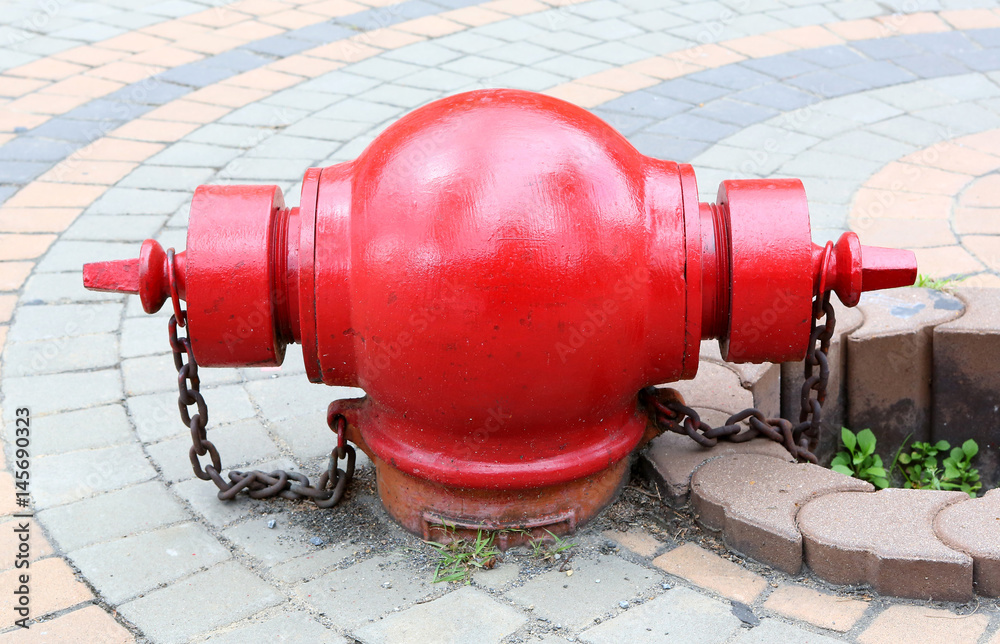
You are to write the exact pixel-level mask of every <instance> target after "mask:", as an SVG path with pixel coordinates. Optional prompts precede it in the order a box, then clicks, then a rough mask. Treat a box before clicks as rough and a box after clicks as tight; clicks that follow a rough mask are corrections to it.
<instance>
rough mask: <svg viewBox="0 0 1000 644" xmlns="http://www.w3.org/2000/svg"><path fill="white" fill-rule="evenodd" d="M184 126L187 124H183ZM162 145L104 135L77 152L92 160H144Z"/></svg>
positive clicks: (160, 148)
mask: <svg viewBox="0 0 1000 644" xmlns="http://www.w3.org/2000/svg"><path fill="white" fill-rule="evenodd" d="M157 123H159V121H157ZM185 127H187V126H186V125H185ZM164 147H165V146H163V145H160V144H158V143H145V142H141V141H129V140H127V139H119V138H115V137H110V136H106V137H102V138H100V139H97V140H96V141H94V142H93V143H91V144H90V145H88V146H87V147H85V148H81V149H80V150H79V151H78V154H79V155H80V156H81V157H82V158H85V159H91V160H93V161H145V160H146V159H148V158H149V157H151V156H153V155H154V154H156V153H157V152H159V151H160V150H162V149H163V148H164Z"/></svg>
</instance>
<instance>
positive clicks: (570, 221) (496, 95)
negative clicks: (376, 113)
mask: <svg viewBox="0 0 1000 644" xmlns="http://www.w3.org/2000/svg"><path fill="white" fill-rule="evenodd" d="M171 272H172V273H173V289H174V291H175V292H176V293H177V295H178V296H179V298H181V299H184V300H186V302H187V307H188V311H187V323H188V328H189V336H190V338H191V343H192V349H193V353H194V355H195V357H196V359H197V362H198V363H200V364H201V365H203V366H214V367H236V366H249V365H256V366H265V365H278V364H280V363H281V361H282V359H283V357H284V348H285V346H286V344H287V343H289V342H298V343H301V344H302V347H303V353H304V357H305V363H306V370H307V373H308V376H309V379H310V380H311V381H313V382H323V383H326V384H328V385H346V386H352V387H360V388H362V389H364V391H365V392H366V393H367V397H366V398H364V399H362V401H361V402H360V403H359V402H352V401H340V402H335V403H333V406H332V407H333V410H334V411H336V413H339V414H343V415H344V416H345V417H346V419H347V422H348V433H349V436H350V438H351V440H352V441H354V442H356V443H357V444H358V445H359V446H360V447H361V448H362V449H363V450H364V451H365V452H366V453H367V454H368V455H369V456H370V457H371V459H372V460H373V461H374V463H375V467H376V471H377V480H378V486H379V492H380V495H381V498H382V501H383V503H384V504H385V506H386V508H387V509H388V510H389V512H390V513H391V514H392V515H393V516H394V517H395V518H396V519H397V520H399V521H400V522H401V523H402V524H403V525H404V526H405V527H406V528H407V529H409V530H411V531H413V532H416V533H422V534H425V535H426V534H428V531H429V530H430V526H432V525H442V524H443V525H454V526H458V527H465V528H472V529H475V528H479V527H482V528H489V529H504V528H520V529H527V530H531V529H541V528H545V529H548V530H551V531H552V532H554V533H560V532H567V531H572V530H573V529H574V528H575V527H576V526H577V525H579V524H580V523H582V522H584V521H586V520H587V519H589V518H591V517H593V516H594V515H595V514H596V513H597V512H598V511H599V510H600V509H601V508H603V507H604V506H605V505H606V504H607V503H608V502H609V501H611V500H612V499H613V498H614V496H615V494H616V492H617V491H618V490H619V489H620V487H621V485H622V484H623V481H624V478H625V477H626V475H627V472H628V466H629V462H630V458H629V457H630V455H631V454H632V453H633V452H635V451H636V449H637V448H638V447H640V446H641V445H642V444H644V442H645V441H646V440H648V438H649V437H650V434H649V432H648V431H647V417H646V415H645V414H644V413H643V412H642V411H641V410H640V409H639V407H638V405H637V396H636V394H637V392H638V391H639V390H641V389H643V388H644V387H647V386H650V385H654V384H658V383H666V382H671V381H675V380H679V379H685V378H692V377H693V376H694V375H695V372H696V371H697V369H698V352H699V343H700V342H701V340H703V339H706V338H718V339H719V341H720V342H721V345H722V354H723V357H725V358H726V359H727V360H730V361H733V362H763V361H771V362H779V361H789V360H798V359H801V358H802V357H803V356H804V354H805V352H806V347H807V344H808V343H809V340H810V337H809V335H810V323H811V317H812V300H813V297H814V296H815V295H817V294H821V293H823V292H825V291H827V290H835V291H836V293H837V294H838V295H839V297H840V299H841V300H842V301H843V302H844V303H845V304H846V305H848V306H852V305H854V304H856V303H857V301H858V298H859V297H860V295H861V292H862V291H869V290H873V289H881V288H889V287H895V286H903V285H908V284H911V283H913V281H914V279H915V277H916V263H915V259H914V256H913V254H912V253H910V252H908V251H899V250H889V249H881V248H872V247H863V246H861V245H860V243H859V242H858V239H857V237H856V236H855V235H854V234H853V233H846V234H845V235H844V236H843V237H841V239H840V241H839V242H838V243H837V244H836V246H835V247H834V246H833V245H830V244H828V245H827V246H826V247H825V248H823V247H819V246H816V245H814V244H813V243H812V241H811V238H810V230H809V217H808V210H807V206H806V196H805V192H804V190H803V187H802V184H801V182H799V181H798V180H796V179H775V180H763V179H762V180H747V181H725V182H723V183H722V185H721V186H720V188H719V193H718V201H717V203H715V204H707V203H699V201H698V190H697V187H696V184H695V175H694V171H693V170H692V168H691V166H689V165H686V164H678V163H673V162H670V161H661V160H658V159H652V158H649V157H646V156H643V155H642V154H640V153H639V152H637V151H636V150H635V148H633V147H632V146H631V145H630V144H629V143H628V141H626V140H625V139H624V138H623V137H622V136H621V135H619V134H618V133H617V132H616V131H614V130H613V129H612V128H610V127H609V126H608V125H607V124H606V123H604V122H603V121H601V120H600V119H598V118H597V117H595V116H593V115H592V114H590V113H588V112H586V111H585V110H583V109H580V108H578V107H575V106H573V105H571V104H569V103H565V102H563V101H560V100H557V99H554V98H550V97H548V96H543V95H539V94H534V93H529V92H521V91H512V90H486V91H477V92H470V93H466V94H461V95H457V96H453V97H450V98H447V99H444V100H440V101H437V102H435V103H432V104H430V105H427V106H425V107H423V108H421V109H418V110H416V111H414V112H412V113H411V114H409V115H408V116H406V117H404V118H403V119H401V120H400V121H398V122H397V123H395V124H394V125H392V126H391V127H389V128H388V129H387V130H386V131H385V132H384V133H383V134H382V135H381V136H379V137H378V138H377V139H376V140H375V141H374V142H373V143H372V144H371V145H370V146H369V147H368V148H367V149H366V150H365V151H364V152H363V153H362V155H361V156H360V157H359V158H358V159H357V160H355V161H352V162H348V163H341V164H338V165H335V166H331V167H328V168H323V169H311V170H309V171H307V173H306V175H305V181H304V183H303V186H302V196H301V201H300V206H299V207H297V208H287V207H285V205H284V201H283V198H282V194H281V191H280V189H278V188H277V187H275V186H202V187H200V188H198V190H197V192H196V193H195V196H194V201H193V203H192V206H191V216H190V227H189V230H188V238H187V250H186V252H184V253H179V254H177V255H176V257H175V258H174V259H173V264H172V265H171V264H170V263H169V262H168V260H167V255H166V254H165V253H164V252H163V250H162V249H161V248H160V247H159V245H158V244H157V243H156V242H154V241H151V240H147V241H146V242H145V243H144V244H143V247H142V252H141V256H140V258H139V259H138V260H126V261H118V262H102V263H97V264H88V265H87V266H86V267H85V269H84V282H85V285H86V286H87V288H90V289H93V290H113V291H122V292H130V293H139V295H140V297H141V298H142V303H143V306H144V308H145V310H146V311H147V312H155V311H156V310H158V309H159V308H160V306H161V305H162V304H163V303H164V301H165V300H166V299H168V298H169V297H170V294H171Z"/></svg>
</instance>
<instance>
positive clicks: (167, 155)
mask: <svg viewBox="0 0 1000 644" xmlns="http://www.w3.org/2000/svg"><path fill="white" fill-rule="evenodd" d="M238 154H239V152H238V151H236V150H232V149H229V148H224V147H220V146H218V145H207V144H203V143H189V142H187V141H180V142H178V143H174V144H173V145H171V146H170V147H168V148H166V149H165V150H163V151H162V152H159V153H158V154H155V155H153V156H152V157H150V158H149V159H147V160H146V163H148V164H150V165H168V166H190V167H205V166H210V167H213V168H221V167H222V166H224V165H226V164H227V163H229V162H230V161H232V160H233V159H234V158H236V156H237V155H238Z"/></svg>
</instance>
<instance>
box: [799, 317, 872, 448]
mask: <svg viewBox="0 0 1000 644" xmlns="http://www.w3.org/2000/svg"><path fill="white" fill-rule="evenodd" d="M831 301H832V303H833V310H834V315H835V316H836V319H837V325H836V328H835V330H834V335H833V339H832V340H831V341H830V351H829V353H828V354H827V360H828V362H829V365H830V379H829V381H828V382H827V386H826V392H827V393H826V402H825V403H823V423H822V425H821V427H820V434H819V442H818V444H817V447H816V451H815V454H816V455H817V456H818V457H819V459H820V462H821V463H823V462H826V459H827V458H830V457H832V456H833V454H835V453H836V452H837V449H838V448H839V446H840V428H841V427H843V426H844V424H845V422H846V416H847V380H846V378H845V374H844V372H845V370H846V369H847V337H848V336H849V335H850V334H851V333H852V332H854V331H855V330H857V329H858V328H859V327H860V326H861V325H862V324H863V323H864V321H865V316H864V315H863V314H862V313H861V311H860V310H858V309H857V308H848V307H846V306H844V305H843V304H841V303H840V300H838V299H837V298H836V297H834V298H832V299H831ZM813 373H816V372H815V371H814V372H813ZM804 375H805V372H804V367H803V364H802V363H801V362H786V363H784V364H782V365H781V416H782V418H789V419H791V420H798V419H799V411H801V408H802V402H801V400H802V383H803V382H804V381H805V377H804Z"/></svg>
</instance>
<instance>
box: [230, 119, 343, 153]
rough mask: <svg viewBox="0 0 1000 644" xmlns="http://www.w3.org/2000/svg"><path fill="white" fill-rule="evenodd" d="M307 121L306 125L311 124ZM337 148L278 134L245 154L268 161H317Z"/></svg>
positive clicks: (322, 142) (329, 143)
mask: <svg viewBox="0 0 1000 644" xmlns="http://www.w3.org/2000/svg"><path fill="white" fill-rule="evenodd" d="M313 122H314V119H309V120H308V121H306V123H313ZM338 147H339V144H337V143H334V142H331V141H324V140H322V139H320V140H317V139H315V138H306V137H300V136H288V135H287V134H278V135H277V136H273V137H271V138H270V139H268V140H267V141H264V142H263V143H261V144H260V145H256V146H254V147H253V149H252V150H250V151H249V152H248V153H247V156H248V157H263V158H268V159H315V160H317V161H319V160H320V159H323V158H325V157H327V156H328V155H330V154H333V152H334V151H335V150H336V149H337V148H338Z"/></svg>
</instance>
